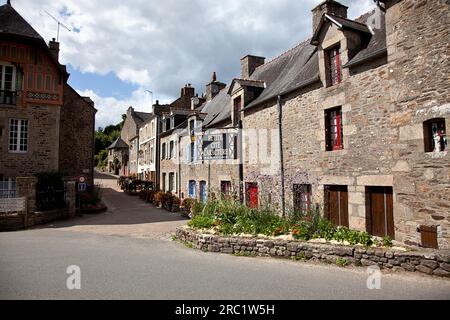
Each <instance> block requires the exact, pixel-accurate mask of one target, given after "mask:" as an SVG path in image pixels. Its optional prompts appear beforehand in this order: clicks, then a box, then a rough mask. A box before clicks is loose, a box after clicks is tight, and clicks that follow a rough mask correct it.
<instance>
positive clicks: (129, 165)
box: [108, 107, 153, 176]
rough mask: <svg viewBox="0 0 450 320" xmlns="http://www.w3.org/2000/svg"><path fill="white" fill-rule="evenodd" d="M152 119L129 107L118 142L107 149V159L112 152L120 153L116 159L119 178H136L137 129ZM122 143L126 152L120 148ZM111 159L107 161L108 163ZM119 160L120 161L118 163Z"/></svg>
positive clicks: (150, 114) (149, 114)
mask: <svg viewBox="0 0 450 320" xmlns="http://www.w3.org/2000/svg"><path fill="white" fill-rule="evenodd" d="M152 117H153V114H152V113H147V112H138V111H135V110H134V108H133V107H129V108H128V110H127V114H126V119H125V122H124V124H123V127H122V131H121V133H120V140H122V141H115V142H114V143H113V144H112V145H111V146H109V147H108V150H109V153H110V155H109V156H108V158H110V157H113V159H114V154H115V153H114V150H116V155H117V152H118V153H120V157H117V159H118V160H119V163H120V165H119V166H120V168H121V169H120V172H119V173H120V175H121V176H136V175H137V174H138V158H139V128H140V127H141V126H142V124H144V123H145V122H146V121H148V120H149V119H151V118H152ZM116 142H118V143H119V147H118V149H117V148H115V144H116ZM122 142H124V143H125V144H126V145H127V146H128V151H126V150H123V148H122V146H123V143H122ZM110 160H111V159H108V163H109V161H110ZM120 160H121V161H120Z"/></svg>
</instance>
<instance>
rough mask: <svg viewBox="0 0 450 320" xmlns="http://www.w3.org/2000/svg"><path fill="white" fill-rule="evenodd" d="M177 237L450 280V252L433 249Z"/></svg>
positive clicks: (202, 244)
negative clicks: (407, 249) (398, 248)
mask: <svg viewBox="0 0 450 320" xmlns="http://www.w3.org/2000/svg"><path fill="white" fill-rule="evenodd" d="M176 236H177V239H178V240H180V241H182V242H184V243H189V244H191V245H192V246H193V247H194V248H195V249H199V250H202V251H205V252H217V253H225V254H237V255H248V256H269V257H275V258H283V259H295V260H304V261H306V260H311V261H321V262H326V263H332V264H339V263H341V264H344V263H345V264H348V265H355V266H378V267H380V268H381V269H387V270H393V271H409V272H420V273H424V274H428V275H435V276H440V277H447V278H449V277H450V252H443V251H433V250H425V251H406V252H405V251H395V250H391V249H381V248H366V247H361V246H355V247H353V246H343V245H334V244H318V243H310V242H300V241H284V240H268V239H258V238H238V237H223V236H218V235H205V234H202V233H200V232H197V231H194V230H192V229H189V228H185V227H181V228H178V229H177V232H176Z"/></svg>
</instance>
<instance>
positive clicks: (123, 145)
mask: <svg viewBox="0 0 450 320" xmlns="http://www.w3.org/2000/svg"><path fill="white" fill-rule="evenodd" d="M108 149H128V145H127V144H126V143H125V141H123V140H122V138H120V137H119V138H117V140H116V141H114V142H113V143H112V145H110V146H109V147H108Z"/></svg>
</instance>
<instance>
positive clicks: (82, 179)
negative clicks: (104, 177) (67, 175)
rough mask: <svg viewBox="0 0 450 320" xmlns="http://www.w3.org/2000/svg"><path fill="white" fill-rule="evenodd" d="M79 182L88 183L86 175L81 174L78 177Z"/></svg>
mask: <svg viewBox="0 0 450 320" xmlns="http://www.w3.org/2000/svg"><path fill="white" fill-rule="evenodd" d="M78 182H79V183H86V177H85V176H79V177H78Z"/></svg>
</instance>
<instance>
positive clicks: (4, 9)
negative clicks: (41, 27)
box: [0, 3, 69, 81]
mask: <svg viewBox="0 0 450 320" xmlns="http://www.w3.org/2000/svg"><path fill="white" fill-rule="evenodd" d="M0 36H5V37H21V38H25V39H27V40H28V39H29V40H31V41H34V42H37V43H39V44H40V45H41V46H42V47H43V48H44V49H45V50H46V51H47V53H48V54H49V57H50V59H52V60H53V62H54V63H55V65H56V66H57V67H58V69H59V70H60V71H61V72H62V73H63V74H64V76H65V80H66V81H67V78H68V77H69V74H68V73H67V69H66V66H65V65H62V64H60V63H59V61H58V60H57V59H56V58H55V57H54V56H53V54H52V53H51V52H50V49H49V47H48V46H47V43H46V42H45V40H44V38H42V37H41V35H40V34H39V33H38V32H37V31H36V30H34V28H33V27H32V26H31V25H30V24H29V23H28V22H27V21H26V20H25V19H24V18H23V17H22V16H21V15H20V14H19V13H18V12H17V11H16V10H15V9H14V8H13V7H12V6H11V5H10V4H8V3H7V4H5V5H3V6H0Z"/></svg>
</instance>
